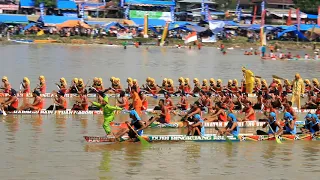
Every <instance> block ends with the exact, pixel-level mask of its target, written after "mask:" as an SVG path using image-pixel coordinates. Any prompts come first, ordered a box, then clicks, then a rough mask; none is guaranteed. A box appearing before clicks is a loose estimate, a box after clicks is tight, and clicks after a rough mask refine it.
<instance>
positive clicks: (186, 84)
mask: <svg viewBox="0 0 320 180" xmlns="http://www.w3.org/2000/svg"><path fill="white" fill-rule="evenodd" d="M183 91H184V92H185V93H187V94H190V91H191V86H190V84H189V78H184V86H183Z"/></svg>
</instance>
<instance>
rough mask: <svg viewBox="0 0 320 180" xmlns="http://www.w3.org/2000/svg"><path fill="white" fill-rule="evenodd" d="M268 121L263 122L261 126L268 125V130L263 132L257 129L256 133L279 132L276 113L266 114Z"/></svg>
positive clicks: (279, 127) (271, 133) (280, 129)
mask: <svg viewBox="0 0 320 180" xmlns="http://www.w3.org/2000/svg"><path fill="white" fill-rule="evenodd" d="M267 118H268V121H267V122H266V123H264V125H263V126H262V128H265V127H267V126H268V125H269V130H268V132H264V131H262V130H257V135H269V136H270V135H273V134H276V135H278V134H280V133H281V132H282V127H281V126H280V124H279V122H278V121H277V116H276V113H274V112H270V113H269V114H268V115H267Z"/></svg>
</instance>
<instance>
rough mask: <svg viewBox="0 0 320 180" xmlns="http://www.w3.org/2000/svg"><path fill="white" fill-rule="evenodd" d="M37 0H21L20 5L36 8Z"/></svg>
mask: <svg viewBox="0 0 320 180" xmlns="http://www.w3.org/2000/svg"><path fill="white" fill-rule="evenodd" d="M34 5H35V0H20V6H21V7H22V8H34Z"/></svg>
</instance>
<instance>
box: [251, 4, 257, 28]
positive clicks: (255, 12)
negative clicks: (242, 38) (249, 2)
mask: <svg viewBox="0 0 320 180" xmlns="http://www.w3.org/2000/svg"><path fill="white" fill-rule="evenodd" d="M257 8H258V7H257V5H254V10H253V17H252V21H251V24H254V21H255V20H256V15H257Z"/></svg>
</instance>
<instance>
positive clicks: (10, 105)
mask: <svg viewBox="0 0 320 180" xmlns="http://www.w3.org/2000/svg"><path fill="white" fill-rule="evenodd" d="M18 106H19V98H18V97H17V91H16V90H14V89H11V90H10V92H9V98H8V99H7V100H5V101H4V102H2V103H1V105H0V109H2V111H15V110H17V109H18Z"/></svg>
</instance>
